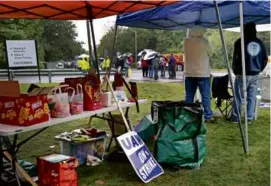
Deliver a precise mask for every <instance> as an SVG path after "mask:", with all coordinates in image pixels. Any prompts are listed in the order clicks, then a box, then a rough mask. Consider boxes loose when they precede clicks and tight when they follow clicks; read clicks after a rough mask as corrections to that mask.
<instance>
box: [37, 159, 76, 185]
mask: <svg viewBox="0 0 271 186" xmlns="http://www.w3.org/2000/svg"><path fill="white" fill-rule="evenodd" d="M77 166H78V162H77V160H76V158H74V157H70V156H64V155H61V154H50V155H47V156H43V157H38V158H37V167H38V176H39V186H78V181H77V173H76V170H75V168H76V167H77Z"/></svg>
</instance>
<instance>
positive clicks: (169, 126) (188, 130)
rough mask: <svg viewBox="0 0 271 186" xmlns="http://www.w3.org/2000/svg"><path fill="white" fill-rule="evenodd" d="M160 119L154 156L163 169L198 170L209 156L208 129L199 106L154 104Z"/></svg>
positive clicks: (153, 109) (179, 102) (180, 103)
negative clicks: (207, 155) (206, 155)
mask: <svg viewBox="0 0 271 186" xmlns="http://www.w3.org/2000/svg"><path fill="white" fill-rule="evenodd" d="M152 116H153V120H156V119H157V118H158V133H157V140H156V143H155V149H154V155H155V157H156V159H157V161H158V162H159V163H160V164H161V165H162V166H170V167H178V168H192V169H193V168H199V167H200V165H201V164H202V163H203V160H204V157H205V154H206V139H205V138H206V128H205V124H204V122H203V121H204V119H203V109H202V107H201V105H200V104H196V103H186V102H184V101H178V102H172V101H165V102H163V101H158V102H157V101H156V102H153V103H152Z"/></svg>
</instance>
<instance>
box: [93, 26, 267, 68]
mask: <svg viewBox="0 0 271 186" xmlns="http://www.w3.org/2000/svg"><path fill="white" fill-rule="evenodd" d="M135 32H136V35H137V36H135ZM224 36H225V43H226V47H227V50H228V57H229V60H230V62H231V60H232V54H233V46H234V42H235V41H236V40H237V39H238V38H239V37H240V34H239V33H236V32H229V31H224ZM136 37H137V52H139V51H141V50H143V49H146V48H147V49H153V50H155V51H158V52H160V53H162V54H165V53H183V51H184V48H183V45H184V39H185V38H186V31H182V30H181V31H166V30H148V29H140V28H123V27H119V28H118V31H117V37H116V44H115V52H121V53H124V52H131V53H134V51H135V38H136ZM204 37H205V38H206V39H208V41H209V43H210V45H211V47H212V55H211V58H210V63H211V66H212V68H226V65H225V60H224V54H223V50H222V44H221V39H220V34H219V30H218V29H207V31H206V33H205V35H204ZM258 37H259V38H260V39H261V40H262V41H263V42H264V44H265V46H266V48H267V50H268V53H269V55H270V32H260V33H258ZM113 40H114V27H111V28H109V30H108V31H107V33H106V34H105V35H104V36H103V37H102V39H101V41H100V45H99V46H98V55H99V56H101V57H102V56H104V55H105V54H109V55H112V53H113V47H112V45H113Z"/></svg>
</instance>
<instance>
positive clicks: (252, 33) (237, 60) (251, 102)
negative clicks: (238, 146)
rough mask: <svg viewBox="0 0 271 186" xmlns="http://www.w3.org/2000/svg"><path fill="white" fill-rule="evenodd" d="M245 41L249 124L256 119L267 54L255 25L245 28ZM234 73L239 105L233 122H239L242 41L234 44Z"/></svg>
mask: <svg viewBox="0 0 271 186" xmlns="http://www.w3.org/2000/svg"><path fill="white" fill-rule="evenodd" d="M244 39H245V60H246V61H245V63H246V83H247V119H248V122H249V123H251V121H252V120H253V119H254V109H255V103H256V94H257V88H258V84H259V74H260V72H262V71H263V70H264V68H265V66H266V64H267V59H268V58H267V53H266V49H265V46H264V44H263V42H262V41H261V40H260V39H258V38H257V31H256V25H255V23H252V22H251V23H247V24H245V26H244ZM232 68H233V73H234V74H235V76H236V78H235V83H234V90H235V93H236V101H237V105H236V104H235V102H234V104H233V110H232V117H231V119H232V122H234V123H236V122H238V115H237V112H238V111H239V113H240V115H241V113H242V98H243V93H242V92H243V91H242V87H243V79H242V54H241V39H240V38H239V39H238V40H237V41H236V42H235V43H234V53H233V62H232Z"/></svg>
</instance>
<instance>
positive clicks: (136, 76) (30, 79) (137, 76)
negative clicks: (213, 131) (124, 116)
mask: <svg viewBox="0 0 271 186" xmlns="http://www.w3.org/2000/svg"><path fill="white" fill-rule="evenodd" d="M212 74H213V75H214V76H222V75H225V74H226V73H224V72H213V73H212ZM68 77H78V76H72V75H71V76H52V82H55V83H60V82H63V81H64V79H65V78H68ZM113 78H114V77H113V75H111V77H110V79H111V80H113ZM0 80H7V78H4V77H0ZM14 80H18V81H19V82H20V83H38V82H39V78H38V77H34V76H17V77H16V76H15V78H14ZM129 80H131V81H137V82H141V81H151V82H157V81H154V80H150V79H148V78H147V79H146V78H143V77H142V72H141V70H132V76H131V78H129ZM182 81H183V72H179V71H177V72H176V79H174V80H170V79H168V77H166V78H164V79H161V78H160V79H159V80H158V82H164V83H180V82H182ZM41 82H42V83H48V82H49V78H48V76H41Z"/></svg>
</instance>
